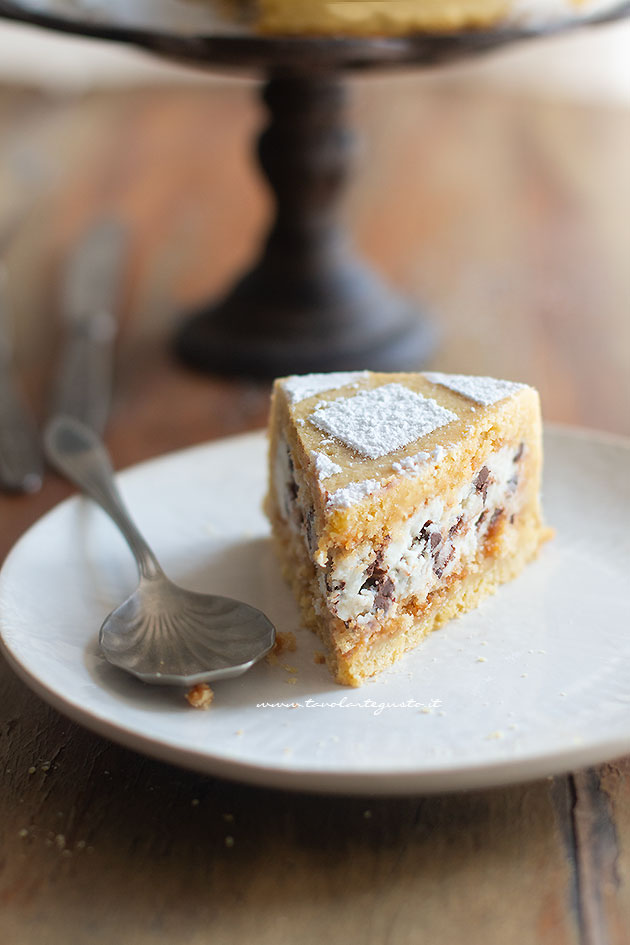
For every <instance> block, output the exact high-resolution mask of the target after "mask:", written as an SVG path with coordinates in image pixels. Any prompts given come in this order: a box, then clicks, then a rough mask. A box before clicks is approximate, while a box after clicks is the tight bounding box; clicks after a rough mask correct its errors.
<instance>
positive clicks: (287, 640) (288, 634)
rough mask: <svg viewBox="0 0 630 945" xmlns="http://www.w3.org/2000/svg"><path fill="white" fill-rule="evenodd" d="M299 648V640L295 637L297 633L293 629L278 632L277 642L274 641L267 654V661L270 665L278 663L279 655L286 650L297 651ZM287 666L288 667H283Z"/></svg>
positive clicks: (289, 651)
mask: <svg viewBox="0 0 630 945" xmlns="http://www.w3.org/2000/svg"><path fill="white" fill-rule="evenodd" d="M296 650H297V640H296V639H295V634H294V633H293V631H292V630H287V631H285V632H280V631H278V632H276V642H275V643H274V645H273V647H272V649H271V650H270V651H269V652H268V653H267V655H266V656H265V661H266V662H267V663H268V664H269V665H270V666H277V665H278V662H279V661H278V656H279V655H280V654H281V653H284V652H285V651H286V652H288V653H295V651H296ZM283 668H286V667H283Z"/></svg>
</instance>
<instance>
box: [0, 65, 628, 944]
mask: <svg viewBox="0 0 630 945" xmlns="http://www.w3.org/2000/svg"><path fill="white" fill-rule="evenodd" d="M255 91H256V90H255V87H254V86H253V85H252V84H250V83H246V82H245V83H244V82H231V83H225V84H212V85H209V86H208V87H207V88H205V87H200V86H198V85H197V86H195V87H193V88H190V89H187V88H177V89H164V88H161V89H148V90H135V91H132V92H129V91H121V92H109V93H105V92H100V93H97V92H93V93H90V94H87V93H86V94H84V95H81V96H76V95H75V96H59V95H56V96H54V97H53V96H49V97H48V96H43V95H41V94H36V93H34V92H30V91H28V90H24V89H10V88H4V89H1V90H0V142H1V143H0V202H1V203H2V209H1V211H0V212H4V208H5V207H6V206H7V205H8V203H10V202H11V200H12V199H13V198H14V197H15V195H16V193H17V194H18V196H19V195H20V193H22V192H24V193H26V194H27V197H28V199H26V200H25V202H24V205H23V213H22V223H21V225H20V227H19V229H18V231H17V233H16V235H15V238H14V240H13V242H12V244H11V247H10V249H9V252H8V262H9V266H10V273H11V296H12V300H13V303H14V310H15V311H16V313H17V316H18V317H17V318H16V324H15V331H16V337H17V344H18V355H19V360H20V365H21V368H22V376H23V378H24V384H25V389H26V390H27V392H28V396H29V398H30V400H31V402H32V404H33V405H34V406H35V407H36V409H37V410H38V412H39V413H40V414H42V415H43V413H44V410H45V403H46V390H47V384H48V381H49V377H50V370H51V367H52V364H53V361H54V350H55V345H56V342H57V338H58V331H57V322H58V319H57V311H56V306H55V298H56V289H55V286H56V280H57V278H58V272H59V268H60V265H61V262H62V260H63V258H64V254H65V253H66V251H67V250H68V248H69V247H70V246H72V245H73V243H74V241H75V240H76V239H77V238H78V236H79V234H80V232H81V230H82V228H83V227H84V226H85V225H86V224H87V223H88V222H89V221H90V220H91V219H93V218H94V217H95V216H97V215H98V214H99V213H100V212H102V211H103V209H104V208H109V209H112V208H113V209H114V210H115V211H116V212H117V213H119V214H120V215H121V216H122V217H123V218H124V219H126V220H128V221H129V223H130V224H131V226H132V246H131V257H130V265H129V271H128V275H127V280H126V284H125V291H124V305H123V314H122V331H121V338H120V344H119V350H118V362H117V380H116V397H115V404H114V408H113V413H112V417H111V424H110V428H109V432H108V444H109V446H110V448H111V451H112V453H113V456H114V459H115V464H116V466H118V467H121V466H125V465H127V464H129V463H132V462H135V461H138V460H141V459H144V458H147V457H150V456H154V455H157V454H159V453H161V452H163V451H165V450H171V449H175V448H178V447H183V446H187V445H189V444H192V443H197V442H200V441H203V440H207V439H211V438H213V437H218V436H222V435H225V434H228V433H234V432H237V431H243V430H249V429H254V428H257V427H260V426H262V425H263V424H264V423H265V419H266V412H267V398H268V388H267V387H266V386H265V385H264V384H256V383H253V382H247V381H243V380H241V381H230V380H221V379H218V378H216V377H203V376H200V375H195V374H193V373H191V372H189V371H188V370H186V369H185V368H183V367H181V366H179V365H178V364H176V363H175V362H174V361H173V359H172V358H171V355H170V352H169V348H168V338H169V336H170V333H171V329H172V327H173V325H174V324H175V323H176V320H177V319H178V317H179V315H178V313H180V312H181V311H182V310H183V309H185V308H187V307H188V306H189V305H191V304H193V303H195V302H196V301H199V300H200V299H202V298H206V297H209V296H211V295H217V294H219V293H220V292H221V291H222V290H223V289H224V288H225V287H226V286H227V285H228V284H229V282H230V280H231V279H232V278H233V276H234V275H235V274H236V273H237V272H238V271H239V270H240V269H241V268H242V267H243V266H244V265H246V264H247V262H248V260H250V258H251V257H252V254H253V253H254V251H255V247H256V245H257V242H258V240H259V238H260V235H261V233H262V230H263V228H264V225H265V223H266V220H267V219H268V216H269V213H270V206H269V199H268V197H267V195H266V194H265V193H264V192H263V189H262V186H261V184H260V183H259V180H258V177H257V175H256V172H255V167H254V162H253V159H252V157H251V152H250V150H249V147H248V142H249V140H250V138H251V136H252V134H253V133H254V132H255V130H256V129H257V128H258V127H259V126H260V123H261V121H262V120H263V116H262V114H261V112H260V110H259V107H258V105H257V99H256V95H255ZM352 92H353V95H352V118H353V121H354V124H355V125H356V126H357V128H358V129H359V130H360V131H361V133H362V146H361V149H360V152H359V155H358V165H357V173H356V175H355V178H354V181H353V184H352V186H351V188H350V191H349V193H348V198H347V206H346V210H347V216H348V220H349V224H350V226H351V228H352V230H353V232H354V234H355V237H356V240H357V242H358V244H359V245H360V247H361V248H362V249H363V251H364V252H365V254H366V255H368V256H369V257H370V258H371V259H373V260H374V261H375V263H376V264H377V265H378V266H379V267H380V269H381V270H382V271H383V272H384V273H385V274H386V275H387V276H388V277H389V278H390V279H391V280H392V281H394V282H396V283H397V284H398V285H399V286H401V287H403V288H404V289H406V290H407V291H408V292H409V293H411V294H412V295H414V296H417V297H418V298H422V299H423V300H424V301H425V304H426V305H427V306H428V307H429V309H430V310H431V311H432V312H433V313H434V317H435V318H436V319H437V320H438V321H439V322H440V324H441V328H442V333H443V341H442V347H441V349H440V351H439V353H438V355H437V356H436V358H435V361H434V365H433V366H435V367H438V368H440V369H444V370H447V371H448V370H455V371H462V372H464V371H465V372H473V373H488V374H495V375H498V376H507V377H516V378H520V379H522V380H525V381H529V382H531V383H533V384H535V385H536V386H537V387H538V388H539V389H540V391H541V394H542V400H543V407H544V413H545V416H546V418H547V419H548V420H554V421H563V422H567V423H571V424H581V425H585V426H590V427H597V428H602V429H606V430H610V431H613V432H617V433H622V434H630V381H629V378H630V264H629V263H630V259H629V256H628V247H629V246H630V175H628V167H629V166H630V122H629V121H628V114H627V112H624V111H623V110H621V109H615V108H614V107H609V108H607V107H603V106H599V107H595V106H586V105H576V104H571V105H570V104H561V103H558V102H550V101H538V102H537V101H532V100H527V99H518V98H515V97H510V96H508V95H503V94H501V92H500V91H499V90H497V91H494V92H490V91H488V90H486V91H482V90H479V89H478V90H474V89H470V88H468V89H467V88H465V87H464V86H461V85H458V84H456V83H453V84H450V85H448V86H444V87H443V86H441V85H440V83H437V82H435V81H432V82H431V83H426V82H424V81H423V78H422V77H418V76H401V77H397V78H395V79H393V78H391V79H374V78H370V79H363V80H359V81H356V83H354V84H353V87H352ZM25 150H26V151H28V153H29V154H30V155H31V157H32V155H33V154H35V155H36V156H37V159H38V161H39V164H38V165H37V162H36V165H37V166H36V170H35V171H34V172H33V174H34V177H32V178H31V180H30V183H26V184H25V183H24V181H23V180H22V181H20V180H19V179H16V177H15V173H16V171H15V168H16V166H22V165H21V164H20V158H19V156H20V155H23V153H25ZM16 155H18V159H17V164H16ZM33 180H35V181H36V183H35V184H34V183H33ZM69 492H70V489H69V488H68V487H67V486H66V485H65V484H64V483H62V482H61V481H60V480H58V479H57V478H55V477H54V476H53V475H52V474H49V475H48V476H47V478H46V481H45V485H44V488H43V489H42V491H41V492H40V493H39V494H38V495H35V496H28V497H11V496H7V495H0V560H2V559H3V558H4V556H5V555H6V553H7V552H8V550H9V548H10V547H11V545H12V543H13V542H14V541H15V539H17V538H18V536H19V535H20V534H21V533H22V532H23V531H24V530H25V529H26V528H27V527H28V526H29V525H30V524H31V523H32V522H34V521H35V520H36V519H37V517H38V516H39V515H40V514H42V513H43V512H44V511H45V510H46V509H48V508H50V507H51V506H52V505H53V504H54V503H55V502H57V501H58V500H60V499H61V498H63V497H64V496H66V495H68V494H69ZM35 587H36V575H34V588H35ZM191 711H192V710H191ZM0 753H1V756H2V769H1V771H2V773H1V775H0V776H1V778H2V785H1V788H0V844H1V846H0V939H1V940H2V942H3V943H7V945H26V943H29V945H31V943H35V942H38V943H44V945H75V943H80V945H84V943H85V945H87V943H90V945H93V943H99V945H100V943H105V945H109V943H112V945H113V943H125V945H144V943H161V942H169V943H172V942H176V943H178V945H200V943H206V942H208V943H209V942H212V943H213V945H232V943H243V942H257V943H262V945H266V943H269V945H272V943H273V945H289V943H295V942H299V943H302V945H316V943H317V945H320V943H321V942H331V943H337V942H339V943H341V942H344V943H345V942H350V941H352V942H359V943H388V945H406V943H414V945H415V943H419V942H425V941H426V942H431V943H434V945H442V943H448V945H460V943H462V942H464V941H466V942H467V943H468V945H509V943H518V945H528V943H553V945H565V943H566V945H569V943H571V945H599V943H609V942H610V943H623V942H628V941H630V877H629V875H628V872H629V868H630V764H629V763H628V760H627V759H622V760H620V761H617V762H614V763H610V764H605V765H602V766H601V767H599V768H596V769H591V770H587V771H580V772H574V773H572V774H569V775H567V776H563V777H556V778H550V779H546V780H542V781H538V782H535V783H530V784H526V785H522V786H517V787H510V788H502V789H495V790H487V791H476V792H471V793H460V794H453V795H449V796H439V797H429V798H423V797H417V796H413V797H408V798H397V799H376V798H369V797H366V798H346V799H344V798H338V797H332V798H330V797H317V796H309V795H304V794H290V793H283V792H281V791H271V790H260V789H257V788H254V787H248V786H243V785H239V784H234V783H228V782H223V781H218V780H213V779H212V778H208V777H203V776H200V775H198V774H193V773H189V772H187V771H183V770H179V769H178V768H175V767H170V766H169V765H166V764H161V763H158V762H156V761H153V760H150V759H147V758H144V757H142V756H140V755H136V754H135V753H133V752H130V751H127V750H124V749H122V748H120V747H118V746H117V745H115V744H112V743H110V742H108V741H107V740H105V739H103V738H98V737H96V736H95V735H92V734H91V733H89V732H87V731H85V730H84V729H82V728H80V727H78V726H77V725H74V724H72V723H71V722H69V721H68V720H67V719H66V718H64V717H63V716H61V715H59V714H58V713H57V712H56V711H54V710H53V709H51V708H49V707H48V706H47V705H46V704H44V703H43V702H41V701H40V700H39V699H38V698H37V697H36V696H34V695H32V694H31V693H30V691H29V690H28V689H27V688H26V687H25V686H24V685H23V684H22V683H21V682H20V681H19V680H18V679H17V678H16V677H15V676H14V675H13V673H12V672H11V671H10V670H9V668H8V667H7V666H6V665H5V664H4V663H2V664H1V665H0ZM228 838H232V839H231V840H229V839H228Z"/></svg>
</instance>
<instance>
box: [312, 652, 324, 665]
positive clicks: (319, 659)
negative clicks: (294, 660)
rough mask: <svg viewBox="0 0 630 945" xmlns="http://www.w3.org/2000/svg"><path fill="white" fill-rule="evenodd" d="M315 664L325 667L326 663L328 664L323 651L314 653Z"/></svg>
mask: <svg viewBox="0 0 630 945" xmlns="http://www.w3.org/2000/svg"><path fill="white" fill-rule="evenodd" d="M313 662H314V663H316V664H317V665H318V666H323V665H324V663H325V662H326V657H325V656H324V654H323V653H322V651H321V650H315V652H314V653H313Z"/></svg>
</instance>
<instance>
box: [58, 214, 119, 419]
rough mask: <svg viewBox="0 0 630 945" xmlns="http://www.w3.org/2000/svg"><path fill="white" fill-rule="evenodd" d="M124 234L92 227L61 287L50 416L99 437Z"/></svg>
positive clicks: (112, 227)
mask: <svg viewBox="0 0 630 945" xmlns="http://www.w3.org/2000/svg"><path fill="white" fill-rule="evenodd" d="M127 244H128V231H127V228H126V227H124V226H123V225H122V224H121V223H118V222H117V221H115V220H103V221H101V222H100V223H97V224H95V225H94V226H93V227H92V228H91V229H90V230H89V231H88V232H87V234H86V235H85V236H84V237H83V239H82V240H81V243H80V245H79V246H78V248H77V249H76V250H75V252H74V253H73V254H72V256H71V258H70V260H69V262H68V266H67V269H66V273H65V277H64V283H63V286H62V302H61V304H62V315H63V319H64V322H65V338H64V340H63V348H62V351H61V355H60V359H59V365H58V368H57V372H56V376H55V379H54V386H53V399H52V410H51V416H55V415H57V414H67V415H68V416H71V417H76V418H77V419H78V420H81V421H82V422H83V423H85V424H87V425H88V426H89V427H91V428H92V429H93V430H95V431H96V432H97V433H99V434H102V432H103V430H104V429H105V425H106V423H107V417H108V414H109V406H110V401H111V390H112V354H113V346H114V338H115V336H116V329H117V320H116V308H117V302H118V296H119V292H120V285H121V278H122V271H123V264H124V258H125V254H126V250H127Z"/></svg>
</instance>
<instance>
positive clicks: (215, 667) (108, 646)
mask: <svg viewBox="0 0 630 945" xmlns="http://www.w3.org/2000/svg"><path fill="white" fill-rule="evenodd" d="M44 445H45V449H46V453H47V455H48V458H49V459H50V461H51V463H52V464H53V465H54V466H56V467H57V468H58V469H59V470H60V471H61V472H62V473H63V474H64V475H65V476H67V477H68V479H70V480H71V481H72V482H73V483H75V484H76V485H77V486H79V488H80V489H82V490H83V492H85V493H86V495H88V496H89V497H90V498H91V499H93V500H94V501H95V502H97V503H98V504H99V505H100V506H101V508H102V509H103V510H104V511H105V512H106V513H107V514H108V515H109V516H110V518H111V519H112V520H113V521H114V522H115V524H116V525H117V526H118V528H119V529H120V531H121V532H122V534H123V536H124V538H125V540H126V542H127V544H128V545H129V547H130V549H131V551H132V553H133V556H134V558H135V559H136V563H137V565H138V571H139V573H140V583H139V585H138V588H137V590H136V591H135V593H134V594H132V595H131V597H129V598H128V599H127V600H126V601H125V602H124V603H123V604H121V605H120V607H117V608H116V610H114V611H112V613H111V614H110V615H109V617H107V619H106V620H105V622H104V624H103V626H102V627H101V631H100V634H99V643H100V645H101V650H102V652H103V653H104V655H105V657H106V658H107V659H108V660H109V662H110V663H113V664H114V665H115V666H119V667H120V668H121V669H124V670H126V671H127V672H129V673H132V674H133V675H134V676H137V677H138V678H139V679H142V680H143V681H144V682H149V683H157V684H161V685H169V686H192V685H195V684H196V683H200V682H207V681H209V680H212V679H220V678H225V677H227V676H238V675H240V674H241V673H244V672H245V671H246V670H248V669H249V668H250V667H251V666H253V664H254V663H256V662H257V661H258V660H259V659H261V658H262V657H263V656H264V655H265V653H267V652H268V651H269V650H270V649H271V647H272V646H273V644H274V641H275V636H276V631H275V629H274V626H273V624H272V623H271V622H270V621H269V620H268V619H267V617H265V615H264V614H263V613H262V612H261V611H260V610H257V609H256V608H255V607H250V606H249V604H244V603H241V602H240V601H236V600H231V599H230V598H229V597H218V596H216V595H214V594H197V593H195V592H193V591H186V590H184V589H183V588H181V587H178V586H177V585H176V584H173V582H172V581H170V580H169V579H168V578H167V577H166V575H165V574H164V572H163V571H162V569H161V567H160V565H159V564H158V561H157V559H156V557H155V555H154V554H153V552H152V551H151V549H150V548H149V546H148V545H147V543H146V541H145V540H144V538H143V537H142V535H141V534H140V532H139V531H138V529H137V528H136V526H135V525H134V524H133V522H132V521H131V519H130V517H129V513H128V512H127V510H126V508H125V506H124V504H123V501H122V498H121V496H120V493H119V492H118V489H117V488H116V484H115V482H114V476H113V470H112V466H111V463H110V460H109V457H108V455H107V452H106V450H105V447H104V446H103V444H102V443H101V442H100V440H99V439H98V437H97V436H96V434H95V433H93V432H92V431H91V430H90V429H89V428H88V427H86V426H84V425H83V424H82V423H80V422H79V421H78V420H75V419H74V418H71V417H66V416H59V417H55V418H54V419H53V420H51V421H50V423H49V424H48V426H47V427H46V430H45V433H44Z"/></svg>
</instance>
